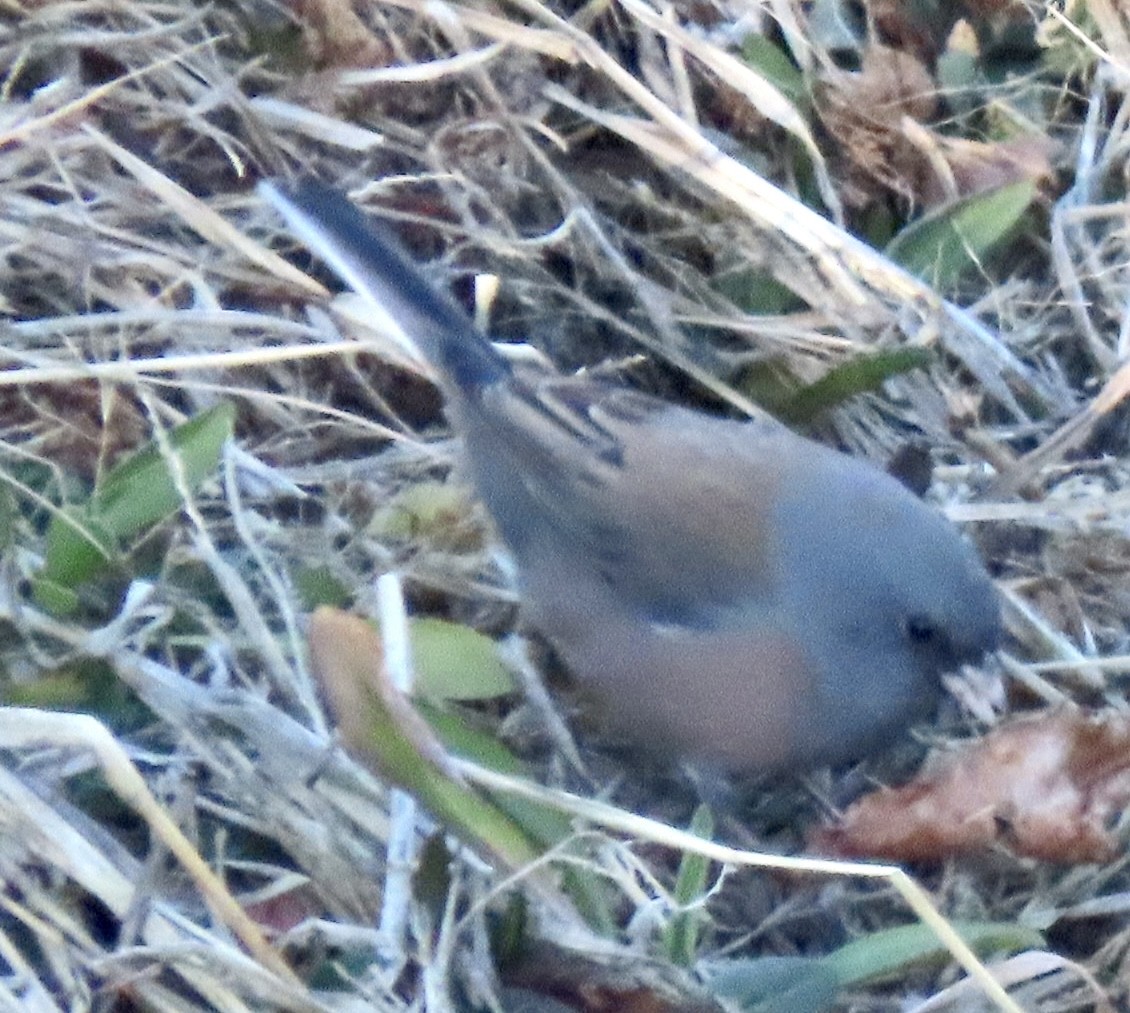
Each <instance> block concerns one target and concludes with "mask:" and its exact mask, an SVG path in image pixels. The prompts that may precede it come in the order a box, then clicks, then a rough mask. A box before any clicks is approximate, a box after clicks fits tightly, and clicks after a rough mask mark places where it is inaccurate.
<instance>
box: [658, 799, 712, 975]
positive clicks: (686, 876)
mask: <svg viewBox="0 0 1130 1013" xmlns="http://www.w3.org/2000/svg"><path fill="white" fill-rule="evenodd" d="M689 829H690V832H691V833H692V834H694V835H695V836H696V837H701V838H702V839H703V840H707V841H708V840H710V839H711V838H712V837H713V836H714V814H713V813H712V812H711V811H710V807H709V806H708V805H700V806H699V807H698V808H697V809H696V810H695V813H694V816H693V817H692V818H691V825H690V828H689ZM709 872H710V860H709V859H707V858H705V857H703V856H702V855H698V854H695V853H694V852H687V853H686V854H684V855H683V858H682V861H681V862H680V863H679V873H678V875H677V876H676V878H675V890H674V894H673V899H674V901H675V903H676V904H678V905H679V907H680V908H688V907H689V906H690V905H691V904H694V903H695V902H696V901H698V900H700V899H701V897H702V896H703V894H704V893H705V892H706V884H707V877H708V875H709ZM706 919H707V915H706V912H705V911H704V910H702V909H701V908H699V909H696V910H681V911H679V912H678V913H676V914H675V915H674V917H672V919H671V922H670V924H669V925H668V926H667V931H666V934H665V939H664V945H665V948H666V950H667V956H668V957H669V958H670V959H671V961H672V962H673V963H676V964H679V965H680V966H682V967H690V965H691V964H693V963H694V959H695V952H696V950H697V948H698V936H699V931H700V930H701V928H702V926H703V924H704V923H705V922H706Z"/></svg>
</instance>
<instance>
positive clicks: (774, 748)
mask: <svg viewBox="0 0 1130 1013" xmlns="http://www.w3.org/2000/svg"><path fill="white" fill-rule="evenodd" d="M262 192H263V194H264V195H265V196H266V198H267V199H268V200H269V201H270V202H271V203H272V204H274V206H275V207H276V208H278V210H279V211H280V212H281V213H282V214H283V215H284V216H285V218H286V219H287V221H288V223H289V224H290V226H291V228H292V229H293V230H294V231H295V233H296V234H297V235H298V236H299V237H300V238H301V239H302V240H303V241H304V242H305V243H306V244H307V245H308V246H310V247H311V249H313V250H314V251H316V252H317V253H318V254H319V255H320V256H321V257H323V258H325V260H326V261H327V262H328V263H329V264H330V265H331V266H332V267H333V268H334V270H335V271H336V272H337V273H338V274H339V275H340V276H341V277H342V278H343V279H344V280H345V281H346V282H348V284H349V285H350V286H352V287H353V288H354V289H355V290H356V291H357V292H358V293H360V294H362V295H364V296H366V297H368V298H369V299H370V300H371V301H372V302H373V303H374V304H376V305H377V306H378V307H379V308H380V309H381V310H382V312H383V314H386V315H387V316H388V317H389V318H391V320H393V321H394V322H395V323H396V325H398V327H399V329H400V330H401V332H402V334H403V335H405V336H407V337H408V338H409V339H410V340H411V341H412V342H414V343H415V344H416V345H417V346H418V348H419V350H420V351H421V352H422V354H423V355H424V356H425V357H426V358H427V359H428V360H429V361H430V362H431V363H432V365H433V366H434V367H435V368H436V370H437V371H438V373H439V375H440V378H441V383H442V386H443V389H444V392H445V395H446V398H447V406H448V414H449V416H450V419H451V422H452V424H453V425H454V427H455V428H456V429H457V431H458V432H459V433H461V435H462V437H463V441H464V444H465V451H466V457H467V462H468V464H469V467H470V472H471V476H472V478H473V480H474V482H475V485H476V487H477V489H478V492H479V495H480V496H481V497H482V499H483V501H484V503H485V504H486V506H487V508H488V509H489V510H490V513H491V514H492V515H493V517H494V520H495V522H496V524H497V526H498V529H499V531H500V532H501V534H502V537H503V539H505V541H506V544H507V545H508V546H509V548H510V549H511V551H512V552H513V554H514V557H515V559H516V562H517V564H518V569H519V573H520V575H521V582H522V590H523V600H524V602H525V603H526V604H527V605H528V608H529V614H530V617H531V618H532V619H533V621H534V623H535V625H536V626H537V627H538V628H540V629H541V630H542V631H543V632H544V633H545V634H546V635H547V636H548V637H549V638H550V640H551V641H552V642H553V644H554V645H555V646H556V648H557V649H558V651H559V652H560V654H561V656H562V657H563V659H564V660H565V662H566V664H567V665H568V666H569V668H570V669H571V670H572V671H573V673H574V674H575V675H576V676H577V677H579V678H580V679H582V680H584V681H585V682H587V683H588V684H590V685H591V687H592V688H593V689H594V690H595V691H596V695H597V696H598V698H599V699H600V700H601V701H602V702H603V705H604V706H605V707H606V708H607V709H608V713H609V716H610V717H611V719H612V721H613V722H614V723H615V724H616V725H618V726H619V727H620V728H621V729H622V730H623V731H624V732H625V733H627V735H628V736H629V737H631V738H632V739H634V740H635V741H636V742H637V743H639V744H640V745H642V746H644V747H645V748H648V749H652V750H656V751H658V752H660V753H662V754H665V755H669V756H679V757H683V758H687V759H690V760H693V761H698V762H704V763H706V764H708V765H721V766H722V767H724V768H728V769H730V770H731V771H734V772H755V771H769V770H774V769H780V768H785V767H790V768H803V767H805V766H812V765H816V764H819V763H836V762H840V761H845V760H851V759H856V758H859V757H861V756H863V755H864V754H866V753H868V752H869V751H873V750H875V749H876V748H878V747H880V746H882V745H884V744H885V743H886V742H888V741H889V740H890V739H891V737H892V736H894V735H896V734H897V733H899V732H900V731H902V730H903V728H904V727H905V726H906V725H907V723H908V722H910V721H912V720H914V719H915V718H917V717H919V716H922V715H923V714H924V713H926V712H928V711H929V710H930V709H931V707H932V706H933V704H934V703H935V702H936V700H937V697H938V693H939V690H940V677H941V675H942V674H943V673H944V672H946V671H949V670H952V669H954V668H955V667H957V666H958V665H960V664H961V663H963V662H970V661H975V660H977V659H979V658H980V657H981V656H982V655H983V654H984V653H985V652H987V651H990V650H992V649H993V648H994V647H995V646H996V644H997V641H998V639H999V635H1000V615H999V608H998V604H997V599H996V595H995V592H994V589H993V586H992V583H991V581H990V580H989V577H988V575H987V574H986V573H985V570H984V568H983V567H982V565H981V563H980V561H979V560H978V558H977V556H976V554H975V553H974V551H973V550H972V549H971V548H970V546H969V545H967V544H966V543H965V542H964V541H963V540H962V539H961V537H960V536H959V535H958V533H957V531H956V530H955V529H954V528H953V527H952V526H951V525H950V524H949V522H948V521H946V519H945V518H943V517H942V516H941V515H940V514H939V513H937V512H936V511H934V510H933V509H931V508H930V507H928V506H926V505H924V504H922V503H921V502H919V501H918V500H917V499H915V498H914V496H912V495H911V494H910V493H909V492H908V491H906V490H905V489H904V488H903V487H902V486H901V485H900V484H899V483H898V482H896V481H895V480H894V479H893V478H891V477H889V476H888V475H886V474H884V473H883V472H881V471H878V470H877V469H875V468H873V467H872V466H870V465H869V464H866V463H863V462H861V461H859V460H856V459H854V458H851V457H848V456H846V455H844V454H841V453H839V452H837V451H835V450H831V449H829V448H827V447H824V446H822V445H820V444H818V443H814V442H812V441H811V440H807V439H805V438H803V437H800V436H797V435H795V434H794V433H792V432H790V431H789V430H788V429H786V428H785V427H784V426H783V425H780V424H778V423H774V422H767V421H762V420H758V421H745V422H739V421H734V420H732V419H725V418H715V417H712V416H710V415H707V414H703V413H700V412H697V411H691V410H688V409H686V408H681V407H677V406H675V405H672V404H668V403H666V402H664V401H662V400H659V399H657V398H654V397H650V396H648V395H645V394H642V393H639V392H634V391H631V390H626V389H623V388H620V387H617V386H615V385H613V384H609V383H606V382H599V381H596V380H593V379H587V378H583V377H566V376H559V375H554V374H548V375H540V376H530V375H527V374H526V372H525V371H519V370H516V369H513V368H512V367H511V366H510V364H509V363H508V362H507V360H506V359H504V358H502V357H501V356H500V355H499V354H498V352H496V351H495V349H494V348H493V347H492V346H491V345H490V343H489V342H488V341H487V339H486V337H485V336H484V335H483V334H482V333H481V332H480V331H479V330H478V329H477V328H476V327H475V325H474V324H473V323H472V322H471V320H470V319H469V318H468V316H467V314H466V313H465V312H464V311H463V309H462V308H461V307H460V306H459V305H458V304H457V303H456V302H455V301H454V300H453V299H452V298H450V297H449V296H448V295H446V294H445V293H443V292H441V291H439V290H437V289H436V288H434V287H433V286H432V285H430V284H429V283H428V282H427V281H426V280H425V279H424V277H423V276H422V275H421V273H420V271H419V269H418V268H417V267H416V266H415V264H414V263H413V262H412V261H411V260H410V259H408V258H407V257H406V256H405V254H404V253H403V252H402V251H401V250H400V249H399V247H398V246H397V245H396V244H395V243H394V242H393V241H392V240H390V239H389V238H388V237H387V236H385V235H383V234H379V233H377V232H375V231H373V230H372V229H371V228H370V226H369V225H368V224H367V222H366V220H365V219H364V218H363V216H362V215H361V214H360V213H359V212H358V211H357V210H356V209H355V208H354V207H353V205H351V204H350V203H349V202H348V201H347V200H346V199H345V198H344V197H343V196H341V195H340V194H339V193H337V192H336V191H333V190H330V189H327V188H325V187H323V186H321V185H319V184H314V183H305V184H302V185H300V186H299V187H298V188H297V189H294V190H289V189H288V190H283V189H277V188H275V187H273V186H271V185H269V184H264V185H263V187H262Z"/></svg>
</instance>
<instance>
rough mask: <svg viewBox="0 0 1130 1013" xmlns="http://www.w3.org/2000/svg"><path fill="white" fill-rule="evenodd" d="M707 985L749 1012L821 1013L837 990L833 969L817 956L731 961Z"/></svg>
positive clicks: (830, 1002)
mask: <svg viewBox="0 0 1130 1013" xmlns="http://www.w3.org/2000/svg"><path fill="white" fill-rule="evenodd" d="M709 985H710V987H711V989H713V990H714V992H716V993H717V994H718V995H721V996H723V997H725V998H727V999H731V1000H733V1002H734V1003H736V1004H737V1005H738V1006H739V1007H740V1008H741V1009H743V1010H748V1011H750V1013H798V1011H800V1010H804V1011H805V1013H822V1011H823V1010H826V1009H830V1008H831V1007H832V1005H833V1004H834V1003H835V1001H836V995H837V993H838V992H839V990H840V981H839V979H838V978H837V977H836V974H835V971H833V969H832V968H830V967H829V966H828V965H827V964H826V963H825V962H824V960H822V959H821V958H819V957H757V958H754V959H752V960H734V961H731V962H730V963H729V965H728V966H727V967H726V968H725V969H724V970H722V971H720V972H719V973H718V974H716V975H714V976H713V977H712V978H711V979H710V982H709Z"/></svg>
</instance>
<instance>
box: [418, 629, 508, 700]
mask: <svg viewBox="0 0 1130 1013" xmlns="http://www.w3.org/2000/svg"><path fill="white" fill-rule="evenodd" d="M409 630H410V634H411V638H412V654H413V657H414V659H415V666H414V667H415V671H416V686H415V693H416V695H417V696H423V697H427V698H428V699H431V700H492V699H495V698H496V697H500V696H507V695H508V694H510V693H513V692H514V689H515V687H514V679H513V677H512V676H511V675H510V672H509V671H507V669H506V668H505V666H503V664H502V662H501V661H499V660H498V648H497V646H496V645H495V642H494V641H493V640H491V639H490V637H486V636H483V634H481V633H479V632H478V631H477V630H473V629H471V628H470V627H469V626H461V625H460V624H459V623H451V622H447V621H446V620H443V619H431V618H424V619H413V620H411V622H410V624H409Z"/></svg>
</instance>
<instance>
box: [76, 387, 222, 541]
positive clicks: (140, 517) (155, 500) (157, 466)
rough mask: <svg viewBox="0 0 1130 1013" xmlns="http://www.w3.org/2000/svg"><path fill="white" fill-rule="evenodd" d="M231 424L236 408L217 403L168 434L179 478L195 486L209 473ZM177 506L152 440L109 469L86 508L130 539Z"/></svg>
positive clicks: (178, 500)
mask: <svg viewBox="0 0 1130 1013" xmlns="http://www.w3.org/2000/svg"><path fill="white" fill-rule="evenodd" d="M234 428H235V406H234V405H232V404H230V403H227V402H225V403H223V404H219V405H217V406H216V407H215V408H212V409H209V410H208V411H206V412H205V413H204V414H203V415H198V416H197V417H196V418H194V419H192V420H190V421H188V422H186V423H184V424H183V425H181V426H178V427H177V428H176V429H173V430H172V431H171V432H170V433H169V434H168V445H169V447H170V448H171V449H172V450H174V451H175V452H176V454H177V456H178V458H179V460H180V467H181V468H182V469H183V473H184V482H185V484H186V485H187V487H188V488H189V489H195V488H196V487H197V486H199V485H200V483H201V482H202V481H204V479H205V478H207V477H208V476H209V475H211V474H213V473H214V472H215V470H216V467H217V466H218V465H219V463H220V451H221V450H222V449H223V445H224V441H225V440H227V439H228V438H229V437H230V436H231V435H232V432H233V431H234ZM180 506H181V494H180V491H179V490H178V488H177V483H176V481H175V479H174V477H173V475H172V474H170V471H169V462H168V461H167V460H166V459H165V455H164V454H163V453H162V451H161V448H160V447H159V446H158V445H157V444H156V443H152V444H150V445H149V446H148V447H146V448H145V449H144V450H142V451H140V452H139V453H137V454H135V455H134V456H133V457H131V458H130V459H129V460H128V461H125V462H124V463H122V464H120V465H119V466H118V467H116V468H114V470H113V471H112V472H110V474H109V475H107V476H106V478H105V480H104V481H103V482H102V484H101V485H100V486H99V488H98V489H97V490H96V491H95V493H94V496H93V498H92V499H91V501H90V505H89V510H90V515H91V517H92V519H93V520H94V521H95V523H96V524H97V526H98V527H99V528H101V529H104V530H106V531H109V532H110V533H111V534H112V535H113V536H114V537H116V538H118V539H122V540H125V539H129V538H134V537H136V536H137V535H139V534H140V533H141V532H142V531H144V530H145V529H146V528H148V527H150V526H152V525H153V524H156V523H157V522H158V521H160V520H163V519H164V518H166V517H168V516H169V514H171V513H172V512H173V511H174V510H177V509H179V508H180Z"/></svg>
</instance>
